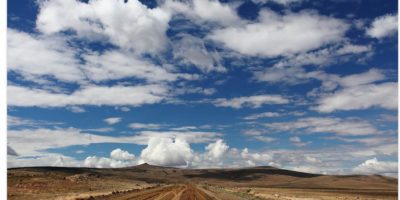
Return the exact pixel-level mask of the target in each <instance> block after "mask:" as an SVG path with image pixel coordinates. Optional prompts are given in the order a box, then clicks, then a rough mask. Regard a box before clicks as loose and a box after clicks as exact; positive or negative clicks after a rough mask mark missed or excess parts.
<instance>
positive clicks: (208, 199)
mask: <svg viewBox="0 0 400 200" xmlns="http://www.w3.org/2000/svg"><path fill="white" fill-rule="evenodd" d="M89 199H98V200H100V199H101V200H108V199H112V200H129V199H135V200H146V199H154V200H181V199H182V200H183V199H184V200H195V199H196V200H212V199H216V198H214V197H212V196H210V195H209V194H207V193H206V192H204V191H203V190H202V189H200V188H198V187H196V186H195V185H192V184H186V185H170V186H160V187H156V188H149V189H143V190H132V191H125V192H114V193H113V194H110V195H105V196H97V197H93V198H89Z"/></svg>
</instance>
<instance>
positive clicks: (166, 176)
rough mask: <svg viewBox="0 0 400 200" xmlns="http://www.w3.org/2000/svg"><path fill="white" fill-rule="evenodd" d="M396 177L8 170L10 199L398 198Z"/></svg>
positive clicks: (266, 171) (259, 170)
mask: <svg viewBox="0 0 400 200" xmlns="http://www.w3.org/2000/svg"><path fill="white" fill-rule="evenodd" d="M397 184H398V183H397V179H395V178H391V177H385V176H380V175H369V176H366V175H346V176H334V175H320V174H309V173H302V172H296V171H289V170H283V169H278V168H273V167H267V166H266V167H252V168H237V169H180V168H170V167H159V166H152V165H148V164H142V165H138V166H133V167H127V168H118V169H94V168H64V167H32V168H13V169H9V170H8V198H9V199H16V200H32V199H59V200H61V199H66V200H67V199H69V200H74V199H75V200H77V199H81V200H83V199H117V200H122V199H125V200H127V199H139V200H140V199H160V200H161V199H165V200H168V199H177V200H179V199H182V200H184V199H221V200H242V199H282V200H311V199H325V200H330V199H397V193H398V191H397Z"/></svg>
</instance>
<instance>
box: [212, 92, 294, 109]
mask: <svg viewBox="0 0 400 200" xmlns="http://www.w3.org/2000/svg"><path fill="white" fill-rule="evenodd" d="M213 103H214V105H215V106H217V107H231V108H236V109H238V108H242V107H252V108H259V107H261V106H262V105H264V104H287V103H289V100H288V99H286V98H285V97H282V96H280V95H267V94H264V95H255V96H247V97H235V98H232V99H226V98H218V99H216V100H214V102H213Z"/></svg>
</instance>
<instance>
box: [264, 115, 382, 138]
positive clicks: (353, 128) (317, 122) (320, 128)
mask: <svg viewBox="0 0 400 200" xmlns="http://www.w3.org/2000/svg"><path fill="white" fill-rule="evenodd" d="M264 125H265V126H266V127H268V128H271V129H273V130H276V131H292V132H296V131H300V132H302V133H335V134H338V135H371V134H380V133H381V132H380V131H379V130H377V129H376V128H375V127H374V126H373V125H372V124H370V123H369V122H367V121H363V120H358V119H351V118H346V119H341V118H329V117H319V118H316V117H309V118H301V119H298V120H295V121H290V122H275V123H267V124H264Z"/></svg>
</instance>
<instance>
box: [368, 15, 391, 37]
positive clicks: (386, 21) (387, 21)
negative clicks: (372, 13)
mask: <svg viewBox="0 0 400 200" xmlns="http://www.w3.org/2000/svg"><path fill="white" fill-rule="evenodd" d="M397 27H398V25H397V14H387V15H383V16H380V17H378V18H376V19H375V20H374V21H373V22H372V24H371V26H370V27H369V28H368V29H367V30H366V34H367V35H368V36H370V37H374V38H378V39H380V38H384V37H387V36H392V35H395V33H396V32H397Z"/></svg>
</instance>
